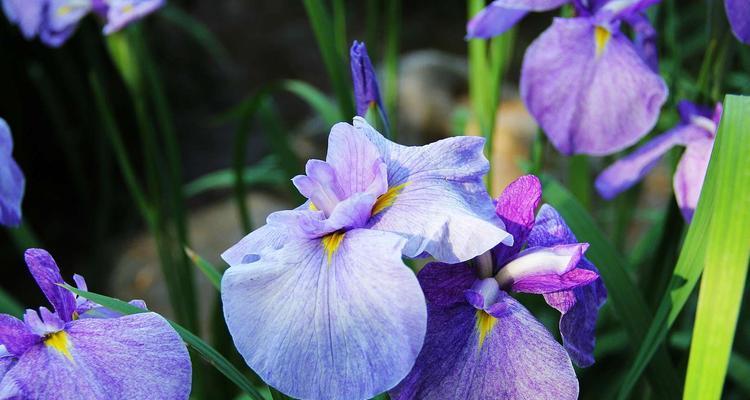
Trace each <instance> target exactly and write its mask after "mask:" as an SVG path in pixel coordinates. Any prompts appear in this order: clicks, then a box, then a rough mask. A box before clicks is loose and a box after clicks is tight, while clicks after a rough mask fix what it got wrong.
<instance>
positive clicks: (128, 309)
mask: <svg viewBox="0 0 750 400" xmlns="http://www.w3.org/2000/svg"><path fill="white" fill-rule="evenodd" d="M61 286H63V287H65V288H66V289H68V290H70V291H71V292H73V293H75V294H77V295H79V296H81V297H84V298H87V299H89V300H91V301H93V302H94V303H97V304H99V305H101V306H104V307H107V308H109V309H111V310H113V311H117V312H121V313H123V314H126V315H130V314H138V313H144V312H149V311H146V310H143V309H141V308H138V307H136V306H133V305H130V304H128V303H126V302H124V301H122V300H118V299H114V298H112V297H107V296H104V295H101V294H97V293H92V292H86V291H83V290H78V289H76V288H74V287H72V286H70V285H67V284H63V285H61ZM167 321H168V322H169V323H170V324H171V325H172V327H173V328H174V329H175V330H176V331H177V333H179V334H180V336H181V337H182V340H184V341H185V343H187V344H188V345H189V346H190V347H192V348H193V349H195V351H197V352H198V353H199V354H200V355H201V357H203V358H204V359H205V360H206V361H208V362H209V363H210V364H211V365H213V366H214V367H215V368H216V369H217V370H219V372H221V373H222V374H224V376H226V377H227V378H228V379H229V380H231V381H232V382H233V383H234V384H236V385H237V386H238V387H239V388H240V389H242V390H244V391H245V392H246V393H247V394H248V395H250V397H251V398H253V399H255V400H265V399H264V398H263V396H262V395H261V394H260V393H259V392H258V390H257V389H255V387H254V386H253V384H252V383H251V382H250V381H249V380H248V379H247V378H246V377H245V376H244V375H242V373H241V372H240V371H239V370H238V369H237V368H235V367H234V365H232V364H231V363H230V362H229V361H228V360H227V359H226V358H224V356H222V355H221V354H219V352H218V351H216V350H215V349H214V348H213V347H211V346H209V345H208V344H207V343H206V342H204V341H203V340H201V338H199V337H198V336H196V335H195V334H193V333H192V332H190V331H189V330H187V329H185V328H183V327H182V326H180V325H179V324H177V323H175V322H172V321H169V320H167Z"/></svg>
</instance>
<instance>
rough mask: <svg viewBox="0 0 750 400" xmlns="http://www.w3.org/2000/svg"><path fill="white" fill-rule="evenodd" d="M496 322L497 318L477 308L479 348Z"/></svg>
mask: <svg viewBox="0 0 750 400" xmlns="http://www.w3.org/2000/svg"><path fill="white" fill-rule="evenodd" d="M495 324H497V318H495V317H493V316H492V315H490V314H487V312H486V311H484V310H477V331H478V332H479V348H480V349H481V348H482V345H483V344H484V339H486V338H487V335H488V334H489V333H490V331H492V328H494V327H495Z"/></svg>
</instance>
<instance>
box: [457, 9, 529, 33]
mask: <svg viewBox="0 0 750 400" xmlns="http://www.w3.org/2000/svg"><path fill="white" fill-rule="evenodd" d="M497 3H499V2H497V1H494V2H492V3H490V5H488V6H487V7H485V8H484V9H483V10H482V11H480V12H479V13H478V14H477V15H475V16H474V17H473V18H472V19H471V20H469V23H468V24H466V38H467V39H474V38H480V39H489V38H491V37H495V36H499V35H502V34H503V33H505V32H506V31H507V30H508V29H510V28H512V27H513V26H515V25H516V24H517V23H518V21H520V20H522V19H523V17H525V16H526V14H528V13H529V11H528V10H527V9H515V8H507V7H503V6H501V5H499V4H497Z"/></svg>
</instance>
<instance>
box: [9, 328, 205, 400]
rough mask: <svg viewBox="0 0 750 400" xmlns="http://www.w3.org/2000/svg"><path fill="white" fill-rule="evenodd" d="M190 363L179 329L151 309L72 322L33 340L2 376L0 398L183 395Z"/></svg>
mask: <svg viewBox="0 0 750 400" xmlns="http://www.w3.org/2000/svg"><path fill="white" fill-rule="evenodd" d="M190 385H191V367H190V357H189V356H188V352H187V348H186V347H185V344H184V343H183V342H182V340H181V339H180V336H179V335H178V334H177V332H175V331H174V329H172V327H171V326H170V325H169V323H168V322H167V321H166V320H165V319H164V318H162V317H161V316H159V315H157V314H154V313H144V314H136V315H128V316H125V317H121V318H114V319H85V320H78V321H73V322H71V323H70V324H69V326H68V328H66V330H65V331H62V332H58V333H56V334H53V335H52V336H50V337H49V338H47V339H46V341H45V342H44V343H39V344H36V345H35V346H33V347H31V348H30V349H28V350H27V351H26V353H25V354H24V355H23V356H21V357H20V358H19V359H18V362H17V363H16V364H15V366H14V367H13V368H12V369H11V370H10V371H8V372H7V373H6V374H5V376H4V377H3V379H2V381H0V398H6V397H3V395H6V394H7V393H16V394H17V395H18V396H19V397H21V398H32V399H94V398H96V399H102V398H113V399H175V400H177V399H180V400H181V399H187V398H188V395H189V394H190Z"/></svg>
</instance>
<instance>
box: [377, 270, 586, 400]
mask: <svg viewBox="0 0 750 400" xmlns="http://www.w3.org/2000/svg"><path fill="white" fill-rule="evenodd" d="M425 268H431V265H428V266H427V267H425ZM499 296H500V297H499V301H498V303H496V305H495V306H496V307H495V309H496V310H497V312H491V314H492V315H489V314H487V313H486V312H485V311H478V310H476V309H475V308H474V307H472V306H470V305H469V304H467V303H455V304H452V305H448V306H442V305H437V304H435V303H433V302H432V299H431V298H429V297H428V299H427V300H428V304H429V305H428V314H429V319H428V324H427V336H426V337H425V344H424V347H423V349H422V351H421V352H420V354H419V358H417V362H416V364H415V366H414V369H413V370H412V371H411V372H410V373H409V375H408V376H407V377H406V379H404V380H403V381H402V382H401V383H400V384H399V385H398V386H397V387H396V388H395V389H393V390H392V391H391V392H390V395H391V398H392V399H393V400H410V399H420V400H431V399H436V400H437V399H446V398H450V399H467V400H485V399H498V400H503V399H508V400H515V399H559V400H566V399H576V398H577V396H578V380H577V379H576V376H575V372H574V371H573V366H572V365H571V363H570V358H569V357H568V355H567V354H566V353H565V350H564V349H563V348H562V346H560V344H558V343H557V342H556V341H555V339H554V338H553V337H552V336H551V335H550V334H549V332H547V329H546V328H545V327H544V326H543V325H542V324H540V323H539V322H538V321H537V320H536V319H535V318H534V317H533V316H532V315H531V314H530V313H529V312H528V310H526V309H525V308H524V307H523V306H522V305H521V304H520V303H518V302H517V301H516V300H514V299H513V298H512V297H510V296H508V294H507V293H505V292H502V291H501V292H500V293H499Z"/></svg>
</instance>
